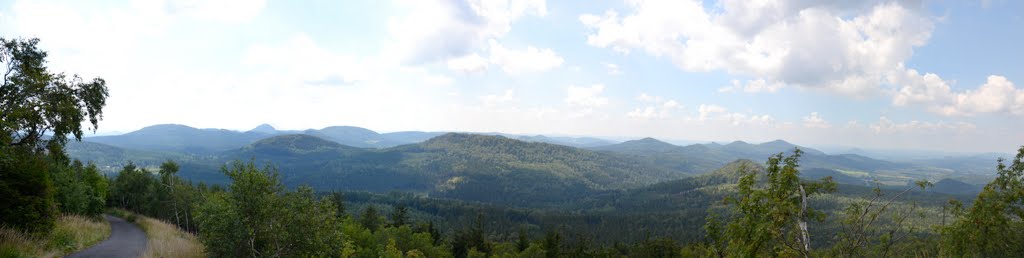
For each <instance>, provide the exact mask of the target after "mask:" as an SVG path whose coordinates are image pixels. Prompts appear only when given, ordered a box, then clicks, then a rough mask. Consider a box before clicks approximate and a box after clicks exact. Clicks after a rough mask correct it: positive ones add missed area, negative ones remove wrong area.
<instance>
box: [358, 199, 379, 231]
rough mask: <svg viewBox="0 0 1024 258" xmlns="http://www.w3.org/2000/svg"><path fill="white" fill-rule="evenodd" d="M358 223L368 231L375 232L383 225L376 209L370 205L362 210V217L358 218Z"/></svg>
mask: <svg viewBox="0 0 1024 258" xmlns="http://www.w3.org/2000/svg"><path fill="white" fill-rule="evenodd" d="M359 223H360V224H361V225H363V227H364V228H366V229H369V230H370V231H377V229H380V227H381V226H383V225H384V220H383V219H381V217H380V214H378V212H377V207H375V206H373V205H370V206H367V207H366V209H364V210H363V215H360V216H359Z"/></svg>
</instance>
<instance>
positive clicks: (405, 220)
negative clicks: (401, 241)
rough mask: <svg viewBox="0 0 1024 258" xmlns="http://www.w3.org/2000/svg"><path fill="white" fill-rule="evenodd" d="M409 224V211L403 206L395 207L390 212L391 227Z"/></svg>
mask: <svg viewBox="0 0 1024 258" xmlns="http://www.w3.org/2000/svg"><path fill="white" fill-rule="evenodd" d="M408 224H409V209H408V208H406V207H405V204H398V205H395V207H394V209H392V210H391V226H394V227H401V226H405V225H408Z"/></svg>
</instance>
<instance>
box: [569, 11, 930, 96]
mask: <svg viewBox="0 0 1024 258" xmlns="http://www.w3.org/2000/svg"><path fill="white" fill-rule="evenodd" d="M908 2H912V1H908ZM627 5H628V9H629V10H626V13H625V14H621V13H620V12H619V11H618V10H607V11H606V12H605V13H604V14H600V15H596V14H583V15H581V16H580V17H579V20H580V22H581V23H583V24H584V25H585V26H587V27H588V28H591V29H592V33H591V34H589V35H588V36H587V43H588V44H590V45H592V46H595V47H601V48H610V49H612V50H614V51H616V52H620V53H624V54H628V53H631V52H632V51H633V50H640V51H643V52H645V53H647V54H649V55H652V56H656V57H666V58H669V59H671V60H672V61H673V62H674V63H675V64H676V65H677V66H679V68H681V69H683V70H686V71H715V70H723V71H727V72H730V73H736V74H743V75H747V76H753V77H756V78H763V79H764V80H766V81H772V82H780V83H783V84H786V85H795V86H802V87H811V88H823V89H827V90H830V91H832V92H837V93H841V94H846V95H851V96H866V95H870V94H875V93H878V92H879V89H878V85H880V82H883V81H884V80H885V77H886V75H887V74H888V73H890V72H892V71H894V70H895V69H897V68H898V67H899V65H900V64H901V63H903V62H904V61H905V60H907V59H908V58H909V57H910V56H911V54H912V53H913V48H915V47H918V46H922V45H924V44H925V43H926V42H927V40H928V39H929V38H930V36H931V32H932V29H933V27H934V25H933V23H934V22H933V20H932V19H931V18H930V17H928V16H926V15H925V14H924V12H923V11H921V9H922V8H921V7H920V3H917V4H913V3H909V4H908V3H901V2H889V1H855V2H854V3H847V2H845V1H838V2H832V1H762V2H756V3H750V2H749V1H723V2H722V3H721V4H720V7H721V9H722V10H721V11H720V12H709V11H708V10H714V9H716V8H717V7H719V6H715V7H716V8H709V7H705V6H703V4H702V2H701V1H696V0H684V1H643V0H638V1H629V2H628V4H627Z"/></svg>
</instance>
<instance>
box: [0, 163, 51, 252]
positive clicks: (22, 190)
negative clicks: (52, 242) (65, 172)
mask: <svg viewBox="0 0 1024 258" xmlns="http://www.w3.org/2000/svg"><path fill="white" fill-rule="evenodd" d="M0 149H3V150H0V196H2V197H0V198H3V200H2V201H0V224H5V225H8V226H12V227H15V228H18V229H21V230H26V231H30V232H33V233H43V232H47V231H49V230H50V229H52V228H53V225H54V220H56V218H57V217H56V216H57V210H56V209H55V207H56V204H55V203H54V199H53V186H52V183H51V181H50V173H47V160H46V158H45V157H43V156H41V155H37V154H35V153H33V152H31V151H25V148H24V147H6V146H0Z"/></svg>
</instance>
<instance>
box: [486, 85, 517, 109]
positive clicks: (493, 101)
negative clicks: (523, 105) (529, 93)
mask: <svg viewBox="0 0 1024 258" xmlns="http://www.w3.org/2000/svg"><path fill="white" fill-rule="evenodd" d="M515 95H516V92H515V90H511V89H510V90H505V93H503V94H502V95H497V94H491V95H484V96H481V97H480V102H481V103H483V105H484V106H486V107H492V106H497V105H501V104H505V103H509V102H513V101H516V97H515Z"/></svg>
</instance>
